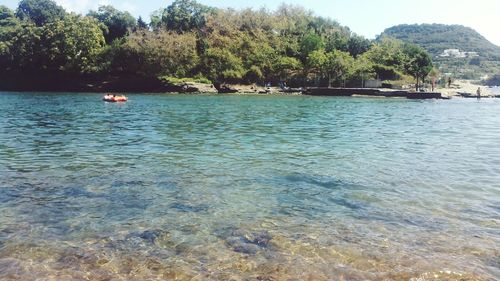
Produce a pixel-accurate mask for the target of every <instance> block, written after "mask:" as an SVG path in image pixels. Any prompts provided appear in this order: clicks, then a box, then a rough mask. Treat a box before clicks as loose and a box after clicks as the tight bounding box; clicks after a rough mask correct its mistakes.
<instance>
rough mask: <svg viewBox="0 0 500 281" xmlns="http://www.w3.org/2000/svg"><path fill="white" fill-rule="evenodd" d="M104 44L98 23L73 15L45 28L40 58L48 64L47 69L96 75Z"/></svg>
mask: <svg viewBox="0 0 500 281" xmlns="http://www.w3.org/2000/svg"><path fill="white" fill-rule="evenodd" d="M104 44H105V42H104V36H103V34H102V31H101V29H100V26H99V22H98V21H97V20H96V19H94V18H91V17H81V16H75V15H71V16H67V17H66V18H65V19H63V20H58V21H55V22H52V23H49V24H47V25H45V26H44V27H43V31H42V46H43V53H42V54H40V55H41V56H43V58H44V60H45V63H44V67H45V68H48V69H52V70H62V71H68V72H76V73H85V72H94V71H95V70H96V69H97V66H96V65H95V62H96V60H97V56H98V54H99V52H100V51H101V49H102V48H103V46H104Z"/></svg>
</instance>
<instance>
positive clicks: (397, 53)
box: [0, 0, 432, 92]
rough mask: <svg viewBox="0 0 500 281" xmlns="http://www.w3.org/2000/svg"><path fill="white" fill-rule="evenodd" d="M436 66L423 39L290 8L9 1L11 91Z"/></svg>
mask: <svg viewBox="0 0 500 281" xmlns="http://www.w3.org/2000/svg"><path fill="white" fill-rule="evenodd" d="M148 21H149V22H148ZM431 69H432V61H431V58H430V55H429V54H428V53H427V52H426V51H425V50H423V49H422V48H420V47H418V46H416V45H413V44H408V43H407V44H405V43H403V42H402V41H400V40H396V39H390V38H387V39H386V40H381V41H380V42H373V41H371V40H368V39H366V38H364V37H362V36H359V35H356V34H355V33H353V32H351V31H350V29H349V28H347V27H345V26H342V25H340V24H339V23H338V22H336V21H335V20H332V19H329V18H324V17H320V16H316V15H314V14H313V13H312V12H310V11H308V10H307V9H305V8H302V7H298V6H293V5H287V4H283V5H281V6H280V7H279V8H277V9H276V10H275V11H270V10H266V9H259V10H253V9H244V10H233V9H218V8H215V7H210V6H206V5H203V4H201V3H198V2H197V1H195V0H174V1H172V2H171V4H170V5H169V6H167V7H159V9H158V10H157V11H156V12H154V13H153V14H152V16H151V18H150V19H142V18H138V19H135V18H134V17H133V16H132V15H131V14H130V13H129V12H127V11H120V10H118V9H116V8H114V7H112V6H109V5H105V6H101V7H99V9H98V10H96V11H90V12H89V13H88V14H86V15H79V14H74V13H69V12H67V11H65V10H64V8H63V7H61V6H59V5H58V4H57V3H56V2H55V1H53V0H21V1H20V2H19V5H18V7H17V9H15V10H12V9H9V8H8V7H5V6H3V5H0V89H2V90H3V89H10V90H72V91H141V92H143V91H167V90H168V89H166V88H165V85H167V86H170V85H174V86H176V85H179V84H181V83H185V81H189V82H192V81H196V82H198V83H205V84H213V85H214V86H215V87H218V86H221V85H224V84H260V85H263V84H269V83H271V84H272V85H284V84H285V83H286V84H287V85H288V86H291V87H302V86H309V85H312V86H356V87H359V86H361V85H362V83H363V81H366V80H367V79H371V78H376V77H378V78H380V79H383V80H401V79H406V80H409V79H411V78H412V77H414V78H420V79H421V78H422V77H425V76H426V75H427V74H428V73H429V72H430V70H431ZM179 81H180V82H179ZM410 82H411V81H410ZM221 88H222V87H221Z"/></svg>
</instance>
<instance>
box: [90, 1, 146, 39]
mask: <svg viewBox="0 0 500 281" xmlns="http://www.w3.org/2000/svg"><path fill="white" fill-rule="evenodd" d="M88 16H90V17H94V18H96V19H97V20H99V21H100V22H101V23H102V24H103V25H104V27H105V28H103V32H104V37H105V38H106V42H107V43H108V44H109V43H111V42H113V41H114V40H116V39H119V38H123V37H125V36H126V35H128V34H129V32H130V31H131V30H133V29H135V28H136V26H137V22H136V20H135V18H134V17H133V16H132V15H131V14H130V13H129V12H122V11H119V10H117V9H115V8H114V7H113V6H110V5H105V6H100V7H99V9H98V10H97V11H90V12H89V13H88Z"/></svg>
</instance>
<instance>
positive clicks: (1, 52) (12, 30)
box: [0, 5, 21, 70]
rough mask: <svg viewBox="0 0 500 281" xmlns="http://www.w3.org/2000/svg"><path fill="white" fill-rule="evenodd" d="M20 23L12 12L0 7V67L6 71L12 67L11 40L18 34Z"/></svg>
mask: <svg viewBox="0 0 500 281" xmlns="http://www.w3.org/2000/svg"><path fill="white" fill-rule="evenodd" d="M20 28H21V23H20V22H19V20H18V19H17V18H16V17H15V15H14V12H13V11H12V10H11V9H9V8H7V7H6V6H2V5H0V67H1V68H2V69H3V70H6V69H8V68H10V67H12V66H13V65H12V60H13V56H14V53H12V49H11V48H12V44H13V38H14V37H15V36H16V35H17V34H18V33H19V32H20V30H19V29H20Z"/></svg>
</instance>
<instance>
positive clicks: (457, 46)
mask: <svg viewBox="0 0 500 281" xmlns="http://www.w3.org/2000/svg"><path fill="white" fill-rule="evenodd" d="M382 36H390V37H394V38H397V39H400V40H402V41H405V42H410V43H414V44H417V45H420V46H422V47H423V48H425V49H426V50H427V51H428V52H429V53H431V54H432V56H433V59H434V62H435V64H436V65H437V66H438V67H439V69H440V71H441V73H444V74H446V75H451V76H454V77H457V78H464V79H483V78H486V77H491V76H492V75H495V74H500V47H499V46H496V45H495V44H493V43H491V42H490V41H488V40H487V39H486V38H484V37H483V36H482V35H481V34H479V33H478V32H477V31H475V30H474V29H472V28H469V27H465V26H462V25H444V24H411V25H408V24H403V25H397V26H393V27H391V28H388V29H386V30H385V31H384V32H383V33H382V34H381V35H380V36H379V38H380V37H382Z"/></svg>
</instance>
